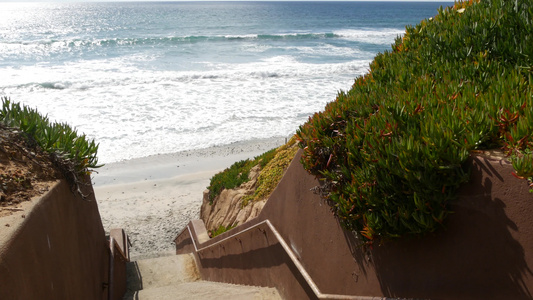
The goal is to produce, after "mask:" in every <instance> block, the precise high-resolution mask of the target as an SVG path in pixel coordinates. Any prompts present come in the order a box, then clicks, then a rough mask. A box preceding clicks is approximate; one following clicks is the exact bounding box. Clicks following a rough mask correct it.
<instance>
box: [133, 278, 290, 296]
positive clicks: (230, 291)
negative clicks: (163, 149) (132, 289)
mask: <svg viewBox="0 0 533 300" xmlns="http://www.w3.org/2000/svg"><path fill="white" fill-rule="evenodd" d="M126 299H136V300H156V299H157V300H167V299H169V300H170V299H178V300H179V299H222V300H224V299H227V300H230V299H231V300H249V299H257V300H277V299H281V297H280V295H279V293H278V291H277V290H276V289H275V288H266V287H256V286H245V285H235V284H228V283H219V282H210V281H196V282H183V283H176V284H173V285H169V286H162V287H154V288H150V289H145V290H140V291H138V292H136V293H135V294H134V295H132V297H131V298H126Z"/></svg>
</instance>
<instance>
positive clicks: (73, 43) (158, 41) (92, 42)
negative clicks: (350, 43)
mask: <svg viewBox="0 0 533 300" xmlns="http://www.w3.org/2000/svg"><path fill="white" fill-rule="evenodd" d="M338 37H340V36H339V35H337V34H334V33H284V34H245V35H212V36H209V35H192V36H170V37H141V38H128V37H123V38H111V39H79V38H73V39H68V40H59V39H43V40H34V41H9V42H4V43H2V44H3V46H4V47H9V48H12V47H17V46H22V47H28V46H39V47H42V46H44V47H68V48H75V47H87V46H101V47H113V46H134V45H175V44H183V43H199V42H222V41H243V40H305V39H309V40H314V39H331V38H338Z"/></svg>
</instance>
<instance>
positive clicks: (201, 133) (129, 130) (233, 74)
mask: <svg viewBox="0 0 533 300" xmlns="http://www.w3.org/2000/svg"><path fill="white" fill-rule="evenodd" d="M367 65H368V61H366V62H364V61H352V62H348V63H341V64H320V65H317V64H305V63H299V62H297V61H296V60H295V59H294V58H292V57H289V56H277V57H272V58H269V59H265V60H264V61H262V62H257V63H251V64H221V65H218V66H217V68H216V70H206V71H196V72H193V71H184V72H175V71H158V70H154V71H147V70H141V69H136V68H135V67H134V66H131V65H128V64H127V63H125V60H124V59H123V58H120V59H115V60H101V61H99V62H95V61H91V62H80V63H69V64H66V65H64V66H54V67H52V68H49V67H48V66H29V67H21V68H19V69H11V70H9V74H8V76H7V78H8V79H9V80H8V81H9V82H8V83H7V87H5V88H4V89H3V92H4V93H5V94H7V95H10V96H11V97H12V98H13V99H17V100H21V101H22V102H23V103H25V104H27V105H30V106H38V107H39V110H40V111H42V112H43V113H45V114H48V115H49V117H50V118H51V119H53V120H57V121H61V122H68V123H70V124H76V126H77V128H78V129H79V130H80V131H81V132H85V133H87V134H88V135H89V136H90V137H93V138H96V139H97V141H98V142H99V143H100V155H99V157H100V159H101V160H102V161H103V162H111V161H117V160H121V159H127V158H134V157H141V156H146V155H152V154H157V153H168V152H175V151H181V150H188V149H198V148H204V147H209V146H214V145H220V144H228V143H232V142H237V141H242V140H251V139H256V138H269V137H273V136H287V135H289V134H291V133H294V131H295V130H296V129H297V127H298V126H299V125H300V124H301V123H303V122H304V121H305V119H306V118H307V116H309V115H311V114H312V113H313V112H315V111H318V110H321V109H322V108H323V106H324V105H325V103H327V102H329V101H332V100H334V98H335V95H336V93H337V91H338V90H339V89H347V88H349V86H350V84H351V82H352V80H353V78H354V77H356V76H357V75H359V74H361V73H363V72H364V71H365V69H366V67H367ZM28 74H32V75H31V78H27V77H25V76H27V75H28ZM51 79H52V80H51ZM28 81H30V82H31V83H27V82H28Z"/></svg>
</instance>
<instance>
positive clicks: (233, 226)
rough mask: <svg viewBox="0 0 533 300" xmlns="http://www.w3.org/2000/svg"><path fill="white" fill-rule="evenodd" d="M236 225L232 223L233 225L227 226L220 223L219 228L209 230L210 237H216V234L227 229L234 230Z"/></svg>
mask: <svg viewBox="0 0 533 300" xmlns="http://www.w3.org/2000/svg"><path fill="white" fill-rule="evenodd" d="M236 226H237V225H232V226H227V227H226V226H224V225H220V226H218V228H217V229H215V230H210V231H209V237H211V238H214V237H215V236H217V235H219V234H222V233H224V232H226V231H230V230H232V229H233V228H235V227H236Z"/></svg>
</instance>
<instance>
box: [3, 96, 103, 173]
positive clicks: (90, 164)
mask: <svg viewBox="0 0 533 300" xmlns="http://www.w3.org/2000/svg"><path fill="white" fill-rule="evenodd" d="M1 100H2V109H1V110H0V123H2V124H3V125H5V126H7V127H14V128H18V129H20V130H21V131H22V132H23V133H24V134H25V135H26V137H28V140H29V141H33V142H34V143H36V144H37V145H39V147H41V148H42V149H43V150H44V151H46V152H48V153H50V154H51V155H53V156H54V157H56V158H58V161H61V162H68V166H69V169H71V170H70V171H73V172H74V173H75V174H76V175H77V176H79V175H84V174H90V172H91V171H92V169H95V168H99V167H100V166H101V165H98V158H97V156H96V154H97V152H98V144H96V143H95V142H94V140H91V141H89V140H88V139H87V137H86V136H85V135H84V134H81V135H80V134H78V132H77V130H76V129H72V128H71V127H70V126H69V125H68V124H65V123H57V122H50V121H49V119H48V117H47V116H42V115H41V114H39V112H37V110H35V109H32V108H29V107H27V106H25V105H24V106H23V105H20V104H19V103H15V102H12V101H11V100H10V99H9V98H7V97H2V98H1ZM65 166H66V165H65Z"/></svg>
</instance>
